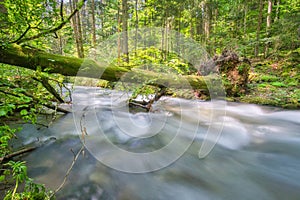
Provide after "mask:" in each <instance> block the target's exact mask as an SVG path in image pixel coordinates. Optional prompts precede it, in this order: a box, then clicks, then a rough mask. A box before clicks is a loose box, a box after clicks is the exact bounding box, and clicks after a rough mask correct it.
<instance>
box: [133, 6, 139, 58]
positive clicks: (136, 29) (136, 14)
mask: <svg viewBox="0 0 300 200" xmlns="http://www.w3.org/2000/svg"><path fill="white" fill-rule="evenodd" d="M138 28H139V15H138V0H135V39H134V51H135V55H136V53H137V52H136V50H137V42H138Z"/></svg>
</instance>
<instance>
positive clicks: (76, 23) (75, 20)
mask: <svg viewBox="0 0 300 200" xmlns="http://www.w3.org/2000/svg"><path fill="white" fill-rule="evenodd" d="M69 3H70V6H71V12H73V10H75V8H76V4H77V0H73V1H72V0H69ZM72 25H73V30H74V35H75V42H76V47H77V54H78V57H79V58H83V57H84V53H83V43H82V31H81V25H80V17H79V13H78V12H77V13H76V14H75V16H73V17H72Z"/></svg>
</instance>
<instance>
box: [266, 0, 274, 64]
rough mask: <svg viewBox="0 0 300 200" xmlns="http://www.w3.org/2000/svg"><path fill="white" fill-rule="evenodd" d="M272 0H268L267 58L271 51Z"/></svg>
mask: <svg viewBox="0 0 300 200" xmlns="http://www.w3.org/2000/svg"><path fill="white" fill-rule="evenodd" d="M272 4H273V2H272V0H268V13H267V27H266V31H267V38H268V41H267V42H266V46H265V58H266V57H268V51H269V43H270V42H269V38H270V28H271V21H272V19H271V13H272Z"/></svg>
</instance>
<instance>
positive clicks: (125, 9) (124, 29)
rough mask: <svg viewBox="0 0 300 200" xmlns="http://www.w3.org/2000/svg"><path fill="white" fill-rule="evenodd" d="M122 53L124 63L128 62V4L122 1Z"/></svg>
mask: <svg viewBox="0 0 300 200" xmlns="http://www.w3.org/2000/svg"><path fill="white" fill-rule="evenodd" d="M122 53H123V56H124V61H125V62H127V63H128V62H129V52H128V4H127V0H122Z"/></svg>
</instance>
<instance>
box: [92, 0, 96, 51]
mask: <svg viewBox="0 0 300 200" xmlns="http://www.w3.org/2000/svg"><path fill="white" fill-rule="evenodd" d="M91 14H92V47H93V48H96V19H95V0H91Z"/></svg>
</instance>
